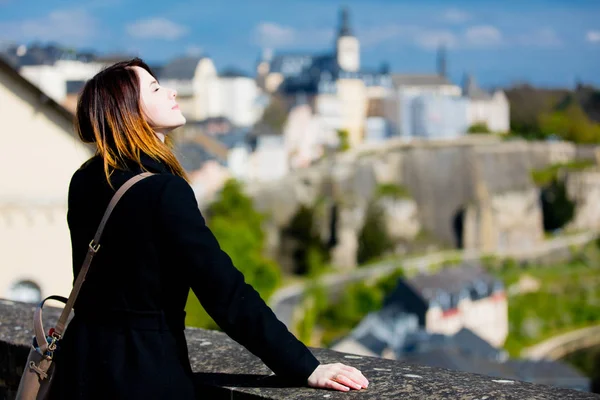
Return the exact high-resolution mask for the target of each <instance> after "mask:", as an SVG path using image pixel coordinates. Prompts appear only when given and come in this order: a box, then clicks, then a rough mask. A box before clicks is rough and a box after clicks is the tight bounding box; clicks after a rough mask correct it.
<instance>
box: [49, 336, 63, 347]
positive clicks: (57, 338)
mask: <svg viewBox="0 0 600 400" xmlns="http://www.w3.org/2000/svg"><path fill="white" fill-rule="evenodd" d="M60 339H62V336H61V335H60V334H58V333H56V332H52V341H51V342H50V343H49V344H48V350H50V351H54V350H56V342H58V341H59V340H60Z"/></svg>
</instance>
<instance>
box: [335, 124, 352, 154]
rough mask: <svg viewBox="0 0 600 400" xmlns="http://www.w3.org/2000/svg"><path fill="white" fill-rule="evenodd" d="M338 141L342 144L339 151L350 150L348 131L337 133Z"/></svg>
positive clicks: (343, 130) (339, 130) (341, 130)
mask: <svg viewBox="0 0 600 400" xmlns="http://www.w3.org/2000/svg"><path fill="white" fill-rule="evenodd" d="M337 134H338V139H339V140H340V144H339V146H338V150H339V151H346V150H349V149H350V137H349V136H350V133H349V132H348V130H347V129H338V131H337Z"/></svg>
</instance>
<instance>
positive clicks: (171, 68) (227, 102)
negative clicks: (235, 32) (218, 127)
mask: <svg viewBox="0 0 600 400" xmlns="http://www.w3.org/2000/svg"><path fill="white" fill-rule="evenodd" d="M159 78H160V81H161V84H162V85H164V86H165V87H169V88H173V89H175V90H177V93H178V103H179V105H180V108H181V111H182V112H183V114H184V115H185V116H186V117H187V118H188V119H190V120H196V121H201V120H205V119H207V118H213V117H227V118H228V119H229V120H230V121H231V122H232V123H233V124H234V125H236V126H242V127H245V126H251V125H253V124H254V123H255V122H256V121H257V120H258V119H259V118H260V116H261V115H262V107H261V106H259V102H258V99H259V96H260V91H259V89H258V86H257V84H256V81H255V80H254V79H252V78H250V77H247V76H244V75H242V74H239V73H231V72H228V73H225V74H223V75H222V76H219V75H218V73H217V70H216V68H215V65H214V63H213V61H212V60H211V59H210V58H208V57H182V58H177V59H174V60H172V61H171V62H169V63H168V64H167V65H165V66H164V67H163V68H162V69H161V71H160V74H159Z"/></svg>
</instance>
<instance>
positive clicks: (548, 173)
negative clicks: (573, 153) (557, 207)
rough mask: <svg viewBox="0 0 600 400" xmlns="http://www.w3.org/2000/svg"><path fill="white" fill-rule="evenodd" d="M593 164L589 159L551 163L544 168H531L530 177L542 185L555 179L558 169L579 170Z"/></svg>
mask: <svg viewBox="0 0 600 400" xmlns="http://www.w3.org/2000/svg"><path fill="white" fill-rule="evenodd" d="M594 165H595V164H594V162H593V161H590V160H574V161H571V162H568V163H559V164H553V165H550V166H549V167H546V168H542V169H534V170H532V171H531V179H532V180H533V182H534V183H535V184H536V185H537V186H540V187H542V186H546V185H548V184H550V183H551V182H552V181H555V180H557V179H558V175H559V172H560V171H580V170H583V169H586V168H589V167H591V166H594Z"/></svg>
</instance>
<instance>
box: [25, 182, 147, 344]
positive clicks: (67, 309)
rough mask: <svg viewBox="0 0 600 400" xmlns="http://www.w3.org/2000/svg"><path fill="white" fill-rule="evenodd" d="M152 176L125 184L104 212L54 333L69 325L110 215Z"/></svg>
mask: <svg viewBox="0 0 600 400" xmlns="http://www.w3.org/2000/svg"><path fill="white" fill-rule="evenodd" d="M151 175H153V174H152V173H151V172H144V173H142V174H139V175H136V176H134V177H133V178H131V179H129V180H128V181H127V182H125V183H124V184H123V185H122V186H121V187H120V188H119V190H117V192H116V193H115V194H114V196H113V198H112V199H111V200H110V203H108V207H107V208H106V211H105V212H104V216H103V217H102V221H101V222H100V225H99V226H98V229H97V230H96V235H94V239H93V240H92V241H91V242H90V244H89V246H88V252H87V255H86V256H85V260H84V261H83V266H82V267H81V270H80V271H79V274H78V275H77V280H75V283H74V284H73V289H71V294H70V295H69V300H68V301H67V304H66V305H65V307H64V308H63V311H62V313H61V314H60V318H59V319H58V323H57V324H56V327H55V328H54V331H55V333H56V334H58V335H60V336H62V334H63V332H64V330H65V326H66V324H67V319H68V318H69V314H70V312H71V310H72V309H73V305H74V304H75V300H77V296H78V295H79V290H80V289H81V285H82V284H83V281H85V276H86V275H87V272H88V269H89V268H90V264H91V263H92V259H93V258H94V256H95V255H96V253H97V252H98V250H99V249H100V238H101V237H102V231H104V226H105V225H106V222H107V221H108V218H109V217H110V214H111V213H112V212H113V210H114V208H115V206H116V205H117V203H118V202H119V200H121V197H123V195H124V194H125V192H127V190H129V188H131V187H132V186H133V185H135V184H136V183H138V182H139V181H141V180H142V179H145V178H147V177H149V176H151ZM36 335H37V332H36ZM38 342H39V339H38ZM44 343H46V341H45V340H44ZM38 344H39V343H38ZM42 353H43V352H42Z"/></svg>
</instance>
